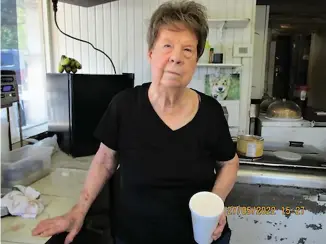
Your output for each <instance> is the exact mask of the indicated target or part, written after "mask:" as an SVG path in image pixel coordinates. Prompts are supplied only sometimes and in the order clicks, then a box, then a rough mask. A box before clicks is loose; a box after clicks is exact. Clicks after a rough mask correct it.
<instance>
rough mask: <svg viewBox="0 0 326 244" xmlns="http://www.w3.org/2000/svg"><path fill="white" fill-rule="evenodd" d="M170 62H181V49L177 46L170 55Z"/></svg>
mask: <svg viewBox="0 0 326 244" xmlns="http://www.w3.org/2000/svg"><path fill="white" fill-rule="evenodd" d="M170 62H172V63H176V64H182V63H183V57H182V51H181V50H180V49H179V48H174V49H173V51H172V53H171V56H170Z"/></svg>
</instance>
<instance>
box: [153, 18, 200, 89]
mask: <svg viewBox="0 0 326 244" xmlns="http://www.w3.org/2000/svg"><path fill="white" fill-rule="evenodd" d="M197 43H198V40H197V38H196V35H195V34H194V33H193V32H191V31H190V30H188V29H187V28H185V26H184V25H182V24H178V25H177V28H176V27H175V26H173V25H172V26H163V27H161V28H160V30H159V33H158V36H157V39H156V42H155V43H154V45H153V48H152V49H151V50H149V52H148V57H149V62H150V64H151V71H152V82H158V83H159V84H160V85H164V86H166V87H171V88H172V87H176V88H177V87H186V86H187V85H188V84H189V83H190V81H191V79H192V76H193V74H194V72H195V70H196V66H197Z"/></svg>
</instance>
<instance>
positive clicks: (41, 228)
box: [32, 143, 117, 244]
mask: <svg viewBox="0 0 326 244" xmlns="http://www.w3.org/2000/svg"><path fill="white" fill-rule="evenodd" d="M115 155H116V152H115V151H114V150H112V149H110V148H108V147H107V146H105V145H104V144H103V143H102V144H101V145H100V147H99V149H98V151H97V153H96V154H95V157H94V159H93V161H92V163H91V166H90V169H89V171H88V175H87V177H86V181H85V184H84V187H83V190H82V192H81V194H80V198H79V201H78V203H77V204H76V205H75V206H74V207H73V208H72V209H71V210H70V211H69V212H68V213H66V214H64V215H62V216H58V217H55V218H52V219H47V220H43V221H41V222H40V223H39V224H38V225H37V226H36V227H35V228H34V229H33V231H32V235H34V236H37V235H40V236H43V237H46V236H52V235H55V234H58V233H62V232H65V231H67V232H70V233H69V234H68V236H67V237H66V240H65V244H66V243H70V242H72V240H73V239H74V238H75V236H76V235H77V233H78V232H79V231H80V229H81V227H82V225H83V222H84V219H85V216H86V214H87V212H88V210H89V208H90V207H91V205H92V203H93V202H94V200H95V198H96V197H97V195H98V193H99V192H100V190H101V189H102V188H103V186H104V184H105V182H106V181H107V180H108V179H109V178H110V177H111V176H112V175H113V174H114V172H115V170H116V168H117V163H116V160H115Z"/></svg>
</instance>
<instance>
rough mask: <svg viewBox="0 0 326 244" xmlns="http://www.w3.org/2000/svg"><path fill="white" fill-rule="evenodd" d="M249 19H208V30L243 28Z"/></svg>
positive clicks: (147, 21)
mask: <svg viewBox="0 0 326 244" xmlns="http://www.w3.org/2000/svg"><path fill="white" fill-rule="evenodd" d="M149 21H150V20H149V19H145V20H144V23H145V24H146V25H148V24H149ZM249 22H250V19H208V26H209V27H210V28H218V29H219V28H222V27H223V28H245V27H247V25H248V24H249Z"/></svg>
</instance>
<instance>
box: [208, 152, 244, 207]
mask: <svg viewBox="0 0 326 244" xmlns="http://www.w3.org/2000/svg"><path fill="white" fill-rule="evenodd" d="M238 169H239V158H238V156H237V154H235V156H234V158H233V159H231V160H229V161H225V162H223V166H222V168H221V170H220V172H219V174H217V177H216V180H215V184H214V187H213V190H212V192H214V193H215V194H217V195H218V196H219V197H221V198H222V199H223V201H225V199H226V198H227V196H228V195H229V193H230V191H231V190H232V188H233V186H234V184H235V182H236V179H237V173H238Z"/></svg>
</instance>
